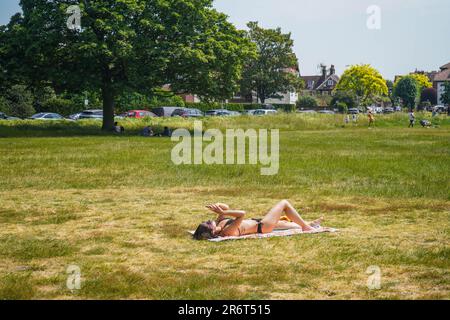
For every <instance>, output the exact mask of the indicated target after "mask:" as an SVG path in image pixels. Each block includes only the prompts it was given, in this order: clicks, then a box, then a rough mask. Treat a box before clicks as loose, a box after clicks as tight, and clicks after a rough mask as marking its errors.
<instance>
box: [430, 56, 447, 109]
mask: <svg viewBox="0 0 450 320" xmlns="http://www.w3.org/2000/svg"><path fill="white" fill-rule="evenodd" d="M440 69H441V71H439V72H438V73H437V74H436V75H435V76H434V79H433V88H435V89H436V91H437V101H438V104H444V103H443V102H442V100H441V96H442V94H443V93H444V83H445V82H450V62H449V63H447V64H446V65H443V66H442V67H441V68H440Z"/></svg>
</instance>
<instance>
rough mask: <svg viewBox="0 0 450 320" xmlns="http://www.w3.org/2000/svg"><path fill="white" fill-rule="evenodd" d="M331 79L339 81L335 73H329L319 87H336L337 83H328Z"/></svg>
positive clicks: (323, 88)
mask: <svg viewBox="0 0 450 320" xmlns="http://www.w3.org/2000/svg"><path fill="white" fill-rule="evenodd" d="M329 80H333V82H334V83H338V82H339V77H338V76H337V75H335V74H331V75H329V76H328V77H327V78H326V79H325V81H323V82H322V83H321V84H320V85H319V86H318V87H317V89H322V90H333V89H334V87H335V84H333V85H331V86H330V85H328V81H329Z"/></svg>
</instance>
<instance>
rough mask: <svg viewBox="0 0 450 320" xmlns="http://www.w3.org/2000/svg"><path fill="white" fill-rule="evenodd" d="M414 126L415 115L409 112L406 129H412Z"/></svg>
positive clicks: (412, 111)
mask: <svg viewBox="0 0 450 320" xmlns="http://www.w3.org/2000/svg"><path fill="white" fill-rule="evenodd" d="M415 124H416V115H415V114H414V110H411V112H410V113H409V126H408V128H414V125H415Z"/></svg>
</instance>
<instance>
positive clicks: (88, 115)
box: [78, 109, 103, 120]
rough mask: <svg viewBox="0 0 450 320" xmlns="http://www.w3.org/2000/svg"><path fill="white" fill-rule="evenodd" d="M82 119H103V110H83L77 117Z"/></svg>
mask: <svg viewBox="0 0 450 320" xmlns="http://www.w3.org/2000/svg"><path fill="white" fill-rule="evenodd" d="M84 119H94V120H103V110H100V109H98V110H85V111H83V112H82V113H81V114H80V116H79V117H78V120H84Z"/></svg>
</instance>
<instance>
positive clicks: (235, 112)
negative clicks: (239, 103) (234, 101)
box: [230, 111, 241, 116]
mask: <svg viewBox="0 0 450 320" xmlns="http://www.w3.org/2000/svg"><path fill="white" fill-rule="evenodd" d="M240 115H241V113H240V112H239V111H230V116H240Z"/></svg>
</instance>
